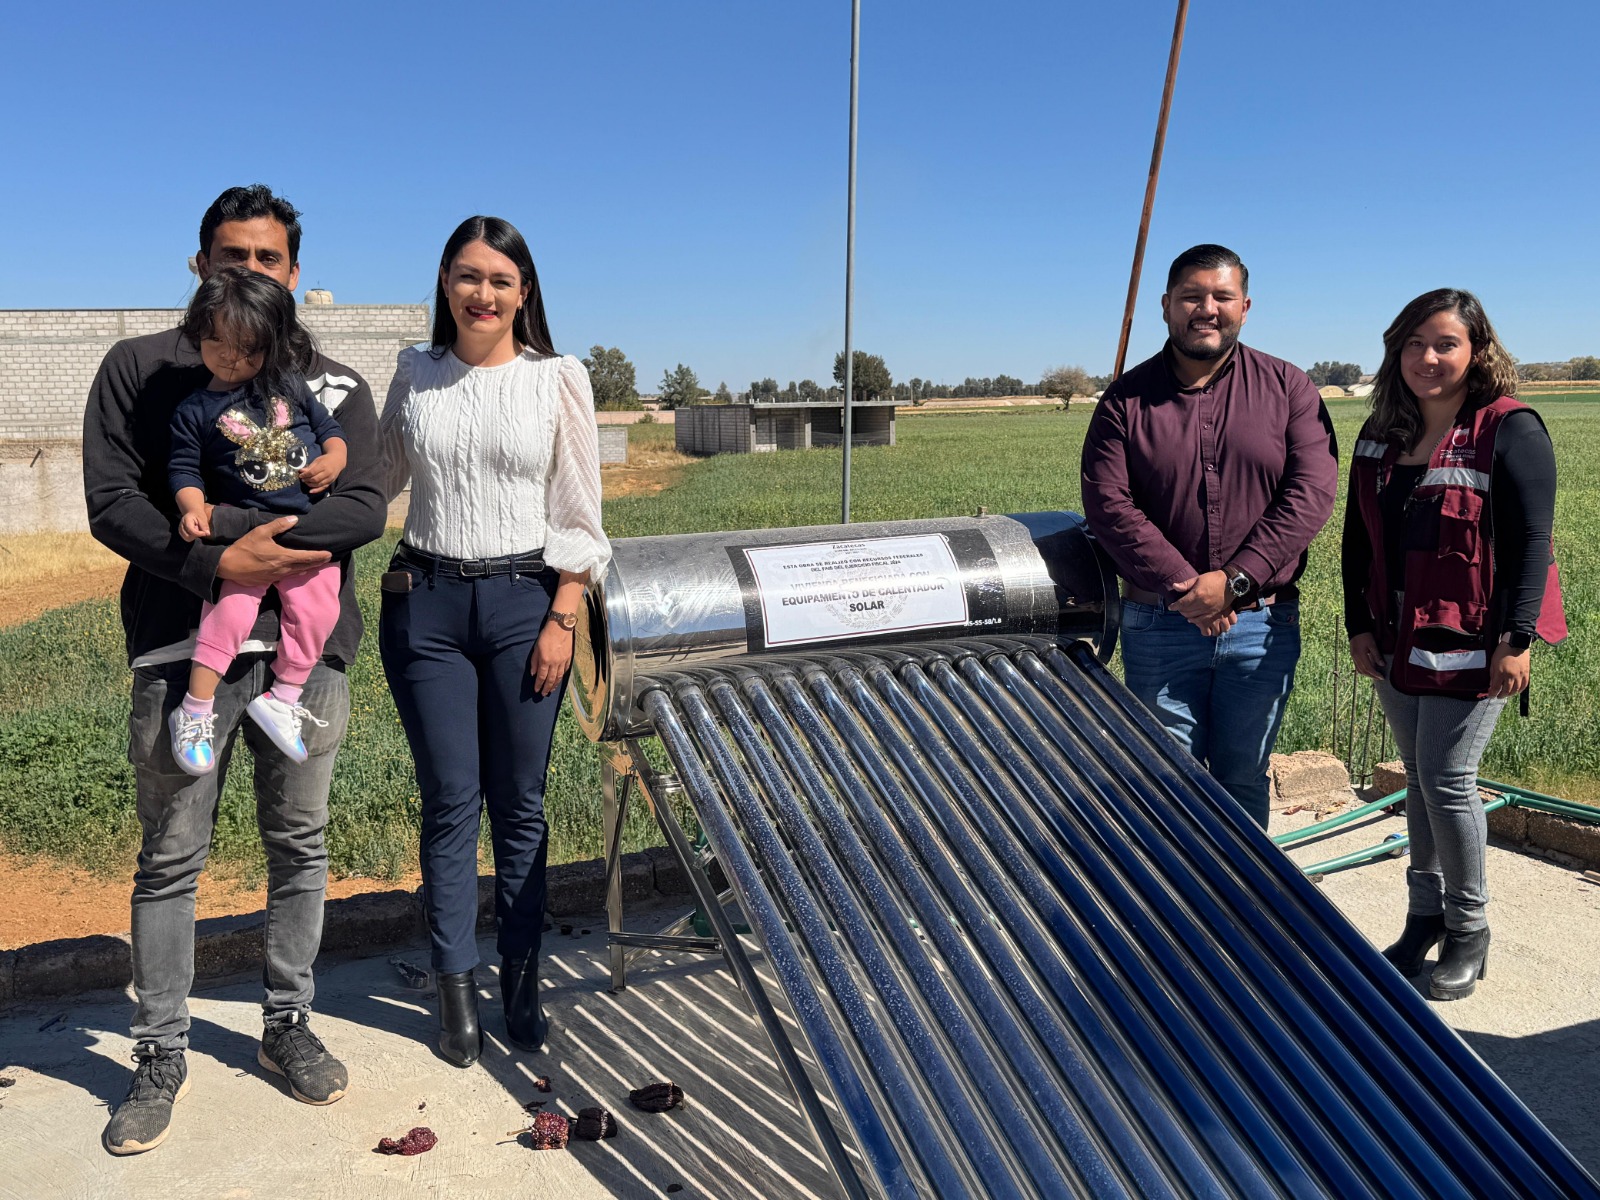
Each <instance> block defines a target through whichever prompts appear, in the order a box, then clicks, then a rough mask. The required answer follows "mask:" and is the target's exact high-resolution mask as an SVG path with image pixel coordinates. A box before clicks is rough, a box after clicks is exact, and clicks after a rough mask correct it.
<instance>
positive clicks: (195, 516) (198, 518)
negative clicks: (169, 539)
mask: <svg viewBox="0 0 1600 1200" xmlns="http://www.w3.org/2000/svg"><path fill="white" fill-rule="evenodd" d="M211 508H212V506H211V505H209V504H205V505H202V506H201V507H200V508H199V509H196V510H195V511H193V512H186V513H184V514H183V519H182V520H181V521H179V522H178V536H179V537H181V538H182V539H183V540H184V541H186V542H197V541H199V540H200V539H201V538H208V537H210V536H211Z"/></svg>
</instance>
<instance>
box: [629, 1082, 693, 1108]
mask: <svg viewBox="0 0 1600 1200" xmlns="http://www.w3.org/2000/svg"><path fill="white" fill-rule="evenodd" d="M628 1099H629V1101H631V1102H632V1104H633V1106H634V1107H635V1108H637V1109H641V1110H642V1111H644V1112H657V1113H658V1112H666V1111H667V1110H668V1109H669V1108H677V1107H678V1105H680V1104H682V1103H683V1089H682V1088H681V1087H679V1086H678V1085H677V1084H675V1083H651V1084H647V1085H645V1086H644V1087H642V1088H634V1089H633V1091H631V1092H629V1093H628Z"/></svg>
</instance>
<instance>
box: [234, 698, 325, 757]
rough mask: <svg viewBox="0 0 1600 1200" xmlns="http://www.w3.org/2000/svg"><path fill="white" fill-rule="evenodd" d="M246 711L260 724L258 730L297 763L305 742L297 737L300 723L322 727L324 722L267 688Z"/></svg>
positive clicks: (304, 750) (304, 754)
mask: <svg viewBox="0 0 1600 1200" xmlns="http://www.w3.org/2000/svg"><path fill="white" fill-rule="evenodd" d="M245 711H246V712H248V713H249V714H250V719H251V720H252V721H254V722H255V723H256V724H257V725H259V726H261V729H262V731H263V732H264V733H265V734H266V735H267V736H268V737H269V738H271V739H272V744H273V745H274V746H276V747H277V748H278V749H279V750H282V751H283V752H284V753H285V754H287V755H288V756H289V757H290V758H292V759H294V761H295V762H297V763H303V762H305V760H306V757H307V755H306V744H305V742H304V741H302V740H301V737H300V723H301V722H302V721H310V722H311V723H312V724H313V725H320V726H323V727H324V728H326V726H327V724H328V723H327V722H326V721H319V720H317V718H315V717H313V716H312V715H311V714H310V713H308V712H307V711H306V710H305V709H304V708H303V707H301V706H300V705H299V704H285V703H284V702H283V701H282V700H279V699H278V698H277V697H276V696H274V695H273V694H272V693H271V692H270V691H268V692H262V693H261V695H259V696H257V697H256V698H255V699H254V700H252V701H250V707H249V708H247V709H245Z"/></svg>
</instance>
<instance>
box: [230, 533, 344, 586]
mask: <svg viewBox="0 0 1600 1200" xmlns="http://www.w3.org/2000/svg"><path fill="white" fill-rule="evenodd" d="M299 519H300V518H299V517H279V518H278V519H277V520H275V521H268V522H267V523H266V524H265V525H257V526H256V527H255V528H254V529H252V530H251V531H250V532H249V533H247V534H245V535H244V536H243V537H241V538H240V539H239V540H238V541H236V542H234V543H233V545H231V546H229V547H228V548H227V549H226V550H224V551H223V552H222V558H221V559H220V560H218V562H217V577H218V578H220V579H230V580H232V581H233V582H234V583H242V584H244V585H246V586H247V587H262V586H264V585H266V584H269V583H277V582H278V580H280V579H282V578H284V577H285V576H288V575H294V574H297V573H298V572H300V571H309V570H311V568H312V567H320V566H321V565H322V564H323V563H325V562H327V561H329V560H330V559H331V558H333V555H331V554H329V553H328V552H327V551H326V550H290V549H289V548H288V547H286V546H280V545H278V543H277V542H275V541H274V540H273V539H274V538H276V537H277V536H278V535H279V534H280V533H286V532H288V531H289V530H290V529H293V528H294V525H295V522H296V521H298V520H299Z"/></svg>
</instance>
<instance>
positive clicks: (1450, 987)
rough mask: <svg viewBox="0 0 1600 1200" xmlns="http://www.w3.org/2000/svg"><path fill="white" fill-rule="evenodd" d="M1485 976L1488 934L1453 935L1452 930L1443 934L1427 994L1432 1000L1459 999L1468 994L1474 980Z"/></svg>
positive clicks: (1470, 991) (1482, 930)
mask: <svg viewBox="0 0 1600 1200" xmlns="http://www.w3.org/2000/svg"><path fill="white" fill-rule="evenodd" d="M1488 975H1489V931H1488V930H1487V929H1474V930H1473V931H1472V932H1471V933H1457V932H1456V931H1455V930H1453V929H1452V930H1451V931H1450V932H1449V933H1447V934H1445V935H1444V949H1443V950H1442V951H1440V952H1439V965H1438V966H1436V967H1435V968H1434V969H1433V978H1432V980H1430V981H1429V984H1428V992H1429V993H1430V994H1431V995H1432V996H1433V998H1434V999H1435V1000H1461V999H1464V998H1465V997H1467V996H1470V995H1472V993H1473V991H1474V990H1476V988H1477V986H1478V980H1480V979H1485V978H1487V977H1488Z"/></svg>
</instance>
